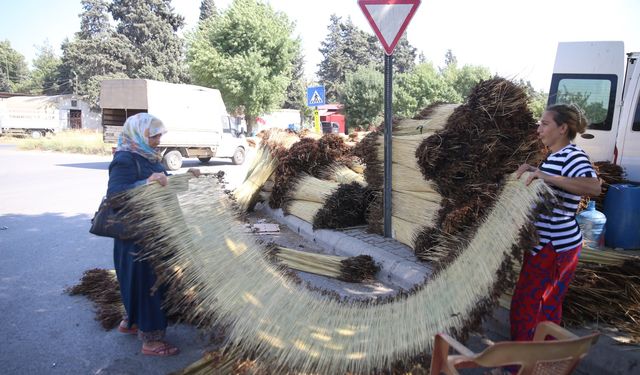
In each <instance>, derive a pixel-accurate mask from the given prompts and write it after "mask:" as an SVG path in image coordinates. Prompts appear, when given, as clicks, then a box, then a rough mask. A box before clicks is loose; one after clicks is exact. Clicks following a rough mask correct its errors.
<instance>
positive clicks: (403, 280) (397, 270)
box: [256, 204, 431, 290]
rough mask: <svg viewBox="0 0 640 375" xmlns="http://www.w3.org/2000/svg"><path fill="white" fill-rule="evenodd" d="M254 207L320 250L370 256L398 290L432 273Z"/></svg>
mask: <svg viewBox="0 0 640 375" xmlns="http://www.w3.org/2000/svg"><path fill="white" fill-rule="evenodd" d="M261 206H262V207H259V206H257V207H256V210H261V211H262V212H264V213H265V214H266V215H269V216H271V217H272V218H274V219H275V220H276V221H278V222H279V223H280V224H283V225H286V226H288V227H289V228H290V229H291V230H292V231H294V232H296V233H298V234H300V235H302V236H303V237H305V238H307V239H308V240H310V241H314V242H316V243H318V244H320V245H321V246H322V247H323V248H325V249H326V250H328V251H329V252H331V253H333V254H334V255H340V256H349V257H351V256H357V255H369V256H371V257H372V258H373V259H374V260H375V261H376V262H377V263H379V265H380V272H379V273H378V278H379V279H382V280H385V281H386V282H389V283H391V284H393V285H395V286H397V287H399V288H402V289H405V290H406V289H410V288H413V287H414V286H415V285H416V284H421V283H422V282H424V279H425V278H426V277H427V276H428V275H429V274H431V269H430V268H428V267H425V266H422V265H420V264H417V263H415V262H411V261H409V260H407V259H406V258H403V257H400V256H398V255H395V254H393V253H391V252H389V251H388V250H385V249H383V248H381V247H378V246H375V245H372V244H370V243H367V242H365V241H362V240H360V239H358V238H355V237H352V236H349V235H347V234H345V233H342V232H340V231H336V230H328V229H319V230H313V227H312V225H311V224H310V223H308V222H306V221H304V220H302V219H300V218H298V217H296V216H294V215H285V214H284V212H283V211H282V209H276V210H274V209H272V208H271V207H269V206H268V205H266V204H265V205H261Z"/></svg>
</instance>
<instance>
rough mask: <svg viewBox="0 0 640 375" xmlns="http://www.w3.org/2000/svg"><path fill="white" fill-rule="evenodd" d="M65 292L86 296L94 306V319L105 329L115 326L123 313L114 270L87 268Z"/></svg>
mask: <svg viewBox="0 0 640 375" xmlns="http://www.w3.org/2000/svg"><path fill="white" fill-rule="evenodd" d="M66 292H67V293H68V294H69V295H71V296H75V295H83V296H86V297H87V298H88V299H89V300H90V301H92V302H93V303H94V306H95V308H96V320H97V321H99V322H100V324H101V325H102V328H104V329H106V330H110V329H113V328H115V327H117V326H118V324H119V323H120V321H121V320H122V317H123V316H124V315H125V312H124V306H123V305H122V300H121V299H120V287H119V286H118V280H117V279H116V273H115V271H114V270H105V269H100V268H94V269H90V270H87V271H85V272H84V273H83V274H82V277H81V278H80V282H79V283H78V284H77V285H74V286H72V287H70V288H68V289H67V290H66Z"/></svg>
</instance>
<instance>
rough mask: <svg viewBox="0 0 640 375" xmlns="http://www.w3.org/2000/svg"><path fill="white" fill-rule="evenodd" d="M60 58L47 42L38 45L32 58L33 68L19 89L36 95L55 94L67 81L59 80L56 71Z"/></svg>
mask: <svg viewBox="0 0 640 375" xmlns="http://www.w3.org/2000/svg"><path fill="white" fill-rule="evenodd" d="M60 64H61V60H60V57H58V56H57V55H56V53H55V52H54V51H53V47H51V44H49V42H45V43H44V44H43V45H42V46H40V47H38V53H37V55H36V57H35V58H34V59H33V70H32V71H31V72H30V74H29V79H27V80H26V81H25V82H24V83H23V84H22V85H21V86H20V89H21V90H20V91H22V92H26V93H29V94H36V95H55V94H58V93H60V92H61V91H63V90H62V89H63V88H64V85H68V81H66V80H61V79H60V76H59V72H58V68H59V67H60Z"/></svg>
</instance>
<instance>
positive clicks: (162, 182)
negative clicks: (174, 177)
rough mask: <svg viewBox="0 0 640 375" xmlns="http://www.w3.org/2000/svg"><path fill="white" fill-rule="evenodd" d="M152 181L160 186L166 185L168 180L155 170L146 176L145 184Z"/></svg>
mask: <svg viewBox="0 0 640 375" xmlns="http://www.w3.org/2000/svg"><path fill="white" fill-rule="evenodd" d="M154 181H157V182H158V183H159V184H160V186H167V183H168V182H169V180H168V179H167V176H166V175H165V174H164V173H160V172H156V173H154V174H152V175H151V176H149V178H147V185H148V184H152V183H153V182H154Z"/></svg>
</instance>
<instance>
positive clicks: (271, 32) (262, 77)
mask: <svg viewBox="0 0 640 375" xmlns="http://www.w3.org/2000/svg"><path fill="white" fill-rule="evenodd" d="M293 27H294V26H293V24H292V23H291V22H290V21H289V19H288V18H287V16H286V15H284V14H283V13H279V12H275V11H274V10H273V9H272V8H271V6H270V5H269V4H265V3H262V2H259V1H256V0H234V2H233V3H232V5H231V6H230V8H229V9H228V10H226V11H225V12H224V13H222V14H220V15H219V16H218V17H215V18H210V19H208V20H207V21H205V22H204V23H203V24H202V25H201V27H200V28H199V29H198V30H196V31H195V32H194V34H193V35H192V37H191V40H190V43H189V48H188V50H187V61H188V63H189V69H190V72H191V76H192V79H193V81H194V82H195V83H196V84H199V85H203V86H208V87H213V88H217V89H219V90H220V91H221V93H222V96H223V98H224V100H225V103H226V104H227V106H229V107H230V109H231V110H232V111H240V112H243V113H244V114H245V117H246V120H247V123H248V127H249V129H247V130H249V131H251V126H252V125H253V123H254V122H255V118H256V116H258V115H260V114H263V113H265V112H270V111H271V110H273V109H274V108H275V107H276V106H279V105H281V104H282V103H283V102H284V99H285V91H286V89H287V87H288V86H289V83H290V82H291V71H292V69H293V64H294V57H295V56H296V53H297V51H298V50H299V43H300V42H299V40H298V39H295V38H293V37H292V33H293Z"/></svg>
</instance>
